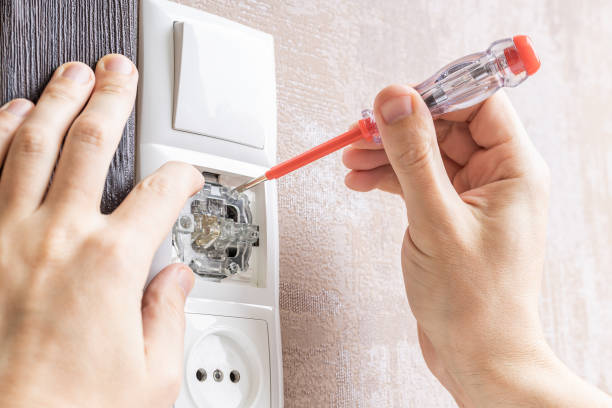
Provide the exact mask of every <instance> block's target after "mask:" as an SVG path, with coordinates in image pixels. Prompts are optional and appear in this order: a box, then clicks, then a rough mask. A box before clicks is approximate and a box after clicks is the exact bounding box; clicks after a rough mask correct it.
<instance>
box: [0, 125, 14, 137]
mask: <svg viewBox="0 0 612 408" xmlns="http://www.w3.org/2000/svg"><path fill="white" fill-rule="evenodd" d="M14 130H15V128H14V127H13V126H11V125H10V124H9V123H7V122H6V121H4V120H3V121H0V142H1V141H4V140H6V139H8V138H9V137H10V136H11V134H12V133H13V131H14Z"/></svg>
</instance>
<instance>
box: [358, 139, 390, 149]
mask: <svg viewBox="0 0 612 408" xmlns="http://www.w3.org/2000/svg"><path fill="white" fill-rule="evenodd" d="M351 147H353V148H355V149H364V150H382V149H383V145H382V144H381V143H376V142H373V141H371V140H366V139H360V140H358V141H356V142H355V143H353V144H352V145H351Z"/></svg>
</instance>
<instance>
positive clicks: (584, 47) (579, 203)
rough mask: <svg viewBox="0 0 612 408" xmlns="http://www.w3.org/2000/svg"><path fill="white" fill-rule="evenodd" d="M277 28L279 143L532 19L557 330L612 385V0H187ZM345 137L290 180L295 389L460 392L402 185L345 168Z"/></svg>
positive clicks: (282, 199)
mask: <svg viewBox="0 0 612 408" xmlns="http://www.w3.org/2000/svg"><path fill="white" fill-rule="evenodd" d="M181 3H184V4H189V5H192V6H196V7H199V8H201V9H203V10H206V11H209V12H211V13H215V14H218V15H221V16H224V17H227V18H230V19H232V20H235V21H238V22H241V23H243V24H246V25H249V26H252V27H255V28H258V29H261V30H264V31H267V32H269V33H271V34H272V35H274V38H275V41H276V63H277V83H278V113H279V115H278V118H279V121H278V139H279V146H278V159H279V160H283V159H286V158H289V157H290V156H292V155H294V154H297V153H300V152H302V151H303V150H305V149H306V148H308V147H310V146H312V145H314V144H316V143H319V142H322V141H324V140H325V139H327V138H329V137H331V136H333V135H334V134H335V133H336V132H339V131H342V130H344V129H345V127H346V126H347V125H348V124H349V123H350V122H352V121H354V120H356V119H357V118H358V116H359V112H360V109H361V108H364V107H369V106H370V105H371V102H372V100H373V98H374V96H375V95H376V92H377V91H378V90H379V89H380V88H382V87H383V86H384V85H386V84H389V83H392V82H400V83H410V82H417V81H419V80H421V79H424V78H425V77H426V76H428V75H429V74H431V73H433V72H434V71H435V70H436V69H438V68H439V67H441V66H442V65H443V64H445V63H447V62H449V61H450V60H451V59H453V58H455V57H459V56H462V55H464V54H467V53H469V52H473V51H479V50H482V49H484V48H486V47H487V45H488V44H489V43H490V42H491V41H493V40H496V39H499V38H503V37H507V36H511V35H513V34H518V33H525V34H529V35H531V37H532V39H533V41H534V43H535V45H536V47H537V50H538V51H539V53H540V56H541V58H542V69H541V71H540V72H539V73H538V74H537V75H536V76H535V77H534V78H532V79H530V80H529V81H527V82H526V83H525V84H524V85H522V86H521V87H520V88H519V89H513V90H509V91H508V94H509V95H510V97H511V99H512V100H513V101H514V102H515V105H516V107H517V109H518V111H519V113H520V115H521V117H522V118H523V120H524V123H525V125H526V127H527V129H528V131H529V133H530V134H531V137H532V138H533V140H534V141H535V143H536V145H537V146H538V148H539V149H540V151H541V152H542V154H543V155H544V157H545V158H546V160H547V161H548V163H549V165H550V168H551V170H552V179H553V189H552V203H551V211H550V212H551V223H550V228H549V244H548V258H547V263H546V275H545V282H544V289H543V298H542V302H541V306H542V307H541V310H542V318H543V321H544V328H545V331H546V335H547V338H548V340H549V341H550V343H551V345H552V346H553V348H554V349H555V350H556V351H557V352H558V354H559V356H560V357H561V358H562V359H563V360H564V361H565V362H566V363H567V364H568V365H569V366H570V367H572V368H573V369H574V370H576V371H577V372H578V373H579V374H580V375H582V376H584V377H586V378H587V379H588V380H589V381H591V382H593V383H595V384H597V385H599V386H600V387H603V388H604V389H606V390H607V391H608V392H611V391H612V295H611V292H612V252H611V251H610V247H611V245H612V219H611V215H610V214H612V205H611V204H612V114H611V112H610V110H611V109H612V103H611V98H612V75H611V74H610V72H611V70H612V47H611V45H612V40H610V39H611V38H612V25H611V24H610V23H609V22H610V18H611V17H612V2H608V1H583V2H570V1H565V2H564V1H561V0H558V1H544V2H534V1H526V0H523V1H486V2H485V1H471V0H465V1H460V2H459V1H455V2H450V1H444V2H437V1H428V0H420V1H417V0H410V1H396V2H392V1H372V0H370V1H354V2H349V1H344V2H334V1H308V0H300V1H288V2H273V1H257V0H254V1H247V2H239V1H229V0H225V1H212V0H210V1H208V0H199V1H198V0H184V1H181ZM344 173H345V171H344V169H343V167H342V165H341V164H340V160H339V155H335V156H333V157H329V158H327V159H325V160H322V161H320V162H319V163H317V164H316V165H312V166H310V167H307V168H305V169H303V170H302V171H300V172H298V173H295V174H294V175H291V176H288V177H286V178H284V179H283V180H281V181H280V182H279V211H280V217H279V219H280V238H281V246H280V268H281V269H280V274H281V288H280V292H281V293H280V306H281V320H282V336H283V353H284V371H285V401H286V406H287V407H307V406H317V407H319V406H322V407H356V406H360V407H370V406H378V407H391V406H395V407H405V406H419V407H424V406H427V407H430V406H453V405H454V404H453V402H452V400H451V399H450V398H449V396H448V395H447V394H446V392H445V391H444V389H443V388H442V387H441V386H439V385H438V383H437V382H436V380H435V379H434V378H433V377H432V375H431V374H429V372H428V371H427V369H426V367H425V364H424V362H423V359H422V357H421V355H420V352H419V347H418V342H417V338H416V333H415V321H414V319H413V317H412V316H411V315H410V311H409V308H408V304H407V302H406V299H405V297H404V291H403V288H402V285H403V284H402V277H401V271H400V266H399V249H400V241H401V238H402V234H403V230H404V227H405V217H404V215H403V211H402V207H401V202H400V200H399V199H397V198H395V197H391V196H389V195H385V194H382V193H378V192H374V193H368V194H357V193H353V192H350V191H348V190H347V189H346V188H345V187H344V185H343V177H344Z"/></svg>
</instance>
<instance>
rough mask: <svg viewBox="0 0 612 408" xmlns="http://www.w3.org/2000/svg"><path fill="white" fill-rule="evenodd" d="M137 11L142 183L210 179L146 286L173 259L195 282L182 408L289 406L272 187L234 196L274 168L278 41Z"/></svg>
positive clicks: (174, 8) (209, 18) (165, 6)
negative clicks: (188, 174)
mask: <svg viewBox="0 0 612 408" xmlns="http://www.w3.org/2000/svg"><path fill="white" fill-rule="evenodd" d="M140 13H141V18H140V24H139V26H140V35H139V41H140V46H139V58H138V63H139V70H140V91H139V94H138V103H137V120H138V123H137V157H136V161H137V176H138V178H140V179H141V178H143V177H146V176H147V175H149V174H151V173H153V172H154V171H155V170H156V169H157V168H159V167H160V166H161V165H163V164H164V163H166V162H168V161H173V160H178V161H183V162H186V163H190V164H192V165H194V166H196V167H197V168H198V169H199V170H200V171H201V172H202V173H203V174H205V177H206V180H207V184H206V185H205V187H204V189H203V190H202V191H201V192H200V193H198V194H196V195H195V196H194V197H192V198H191V199H190V200H189V201H188V202H187V203H186V204H185V207H184V208H183V210H182V212H181V214H180V215H179V217H178V218H177V222H176V224H175V226H174V228H173V231H172V233H170V234H169V235H168V236H167V238H166V239H165V240H164V242H163V243H162V244H161V246H160V247H159V249H158V250H157V253H156V254H155V257H154V259H153V263H152V266H151V273H150V277H149V278H150V279H151V278H152V277H153V276H154V275H155V274H156V273H158V272H159V271H160V270H161V269H162V268H164V267H165V266H166V265H168V264H169V263H172V262H177V261H178V262H184V263H185V264H187V265H189V266H190V267H191V268H192V270H193V271H194V273H195V274H196V282H195V286H194V288H193V290H192V292H191V293H190V294H189V296H188V298H187V302H186V305H185V313H186V322H187V325H186V333H185V377H184V381H183V385H182V388H181V393H180V396H179V398H178V400H177V401H176V403H175V407H177V408H192V407H236V408H238V407H241V408H242V407H244V408H246V407H258V408H259V407H262V408H263V407H281V406H282V405H283V386H282V358H281V340H280V323H279V313H278V211H277V201H276V200H277V198H276V185H275V183H274V182H267V183H264V184H260V185H258V186H256V187H254V188H253V189H252V190H249V191H247V192H246V193H245V194H244V195H239V194H237V193H233V192H232V191H231V190H232V188H233V187H236V186H238V185H240V184H242V183H243V182H245V181H247V180H249V179H251V178H253V177H257V176H259V175H261V174H263V173H264V172H265V171H266V170H267V169H268V168H269V167H271V166H273V165H274V162H275V158H276V99H275V98H276V90H275V75H274V43H273V39H272V37H271V36H270V35H268V34H265V33H262V32H260V31H257V30H254V29H251V28H248V27H245V26H243V25H240V24H238V23H235V22H232V21H229V20H226V19H223V18H220V17H217V16H214V15H211V14H208V13H204V12H202V11H199V10H195V9H192V8H189V7H186V6H182V5H179V4H176V3H174V2H168V1H165V0H143V1H142V2H141V7H140ZM237 90H239V91H240V92H238V91H237Z"/></svg>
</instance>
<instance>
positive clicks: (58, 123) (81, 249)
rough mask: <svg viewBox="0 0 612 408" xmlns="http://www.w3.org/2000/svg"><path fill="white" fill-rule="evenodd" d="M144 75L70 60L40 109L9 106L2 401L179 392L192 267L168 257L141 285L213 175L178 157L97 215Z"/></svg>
mask: <svg viewBox="0 0 612 408" xmlns="http://www.w3.org/2000/svg"><path fill="white" fill-rule="evenodd" d="M137 83H138V72H137V70H136V67H135V66H134V65H133V64H132V63H131V62H130V61H129V60H128V59H127V58H125V57H123V56H120V55H109V56H106V57H104V58H103V59H102V60H100V62H99V63H98V65H97V68H96V72H95V75H94V73H93V72H92V71H91V69H90V68H89V67H88V66H87V65H85V64H82V63H79V62H71V63H67V64H64V65H62V66H61V67H59V68H58V69H57V71H56V72H55V74H54V75H53V77H52V78H51V81H50V82H49V84H48V85H47V87H46V88H45V91H44V92H43V94H42V95H41V97H40V99H39V101H38V103H37V104H36V106H34V105H33V104H32V103H31V102H29V101H27V100H23V99H18V100H13V101H11V102H9V103H8V104H7V105H5V106H3V107H2V109H0V168H2V173H1V175H0V406H2V407H8V406H14V407H42V406H44V407H129V408H133V407H168V406H171V405H172V403H173V402H174V400H175V399H176V396H177V395H178V392H179V387H180V384H181V373H182V362H183V333H184V313H183V307H184V303H185V297H186V295H187V293H188V292H189V291H190V290H191V287H192V286H193V279H194V277H193V273H192V272H191V270H190V269H189V268H188V267H186V266H184V265H170V266H169V267H167V268H166V269H164V270H163V271H162V272H160V273H159V274H158V275H157V276H156V277H155V279H153V281H152V282H151V284H150V285H149V286H148V288H147V289H146V290H145V291H144V294H143V286H144V284H145V280H146V277H147V274H148V271H149V268H150V265H151V260H152V257H153V254H154V252H155V250H156V249H157V247H158V246H159V244H160V242H161V241H162V240H163V239H164V237H165V236H166V234H167V232H168V230H169V229H170V227H171V226H172V224H173V223H174V221H175V220H176V217H177V216H178V213H179V211H180V209H181V208H182V206H183V204H184V203H185V201H186V200H187V198H188V197H189V196H191V195H192V194H194V193H195V192H196V191H197V190H198V189H200V188H201V187H202V185H203V183H204V180H203V177H202V175H201V174H200V173H199V172H198V171H197V170H196V169H195V168H194V167H192V166H189V165H187V164H182V163H168V164H167V165H165V166H163V167H162V168H161V169H160V170H158V171H157V172H156V173H154V174H153V175H151V176H149V177H148V178H146V179H145V180H143V181H142V182H141V183H140V184H139V185H138V186H136V188H135V189H134V191H132V193H130V195H129V196H128V197H127V198H126V200H125V201H124V202H123V204H121V206H120V207H119V208H118V209H117V210H116V211H115V212H114V213H113V214H111V215H102V214H101V213H100V197H101V195H102V190H103V187H104V182H105V179H106V175H107V172H108V167H109V163H110V161H111V159H112V157H113V154H114V152H115V149H116V147H117V144H118V143H119V140H120V138H121V134H122V131H123V128H124V126H125V122H126V120H127V118H128V116H129V115H130V112H131V111H132V108H133V105H134V97H135V95H136V86H137ZM65 135H66V136H65ZM64 136H65V138H64ZM60 146H63V147H62V150H61V155H60V154H59V151H60ZM58 155H59V162H58V163H57V166H56V162H57V160H58ZM52 174H53V182H52V183H51V185H49V179H50V177H51V175H52Z"/></svg>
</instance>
